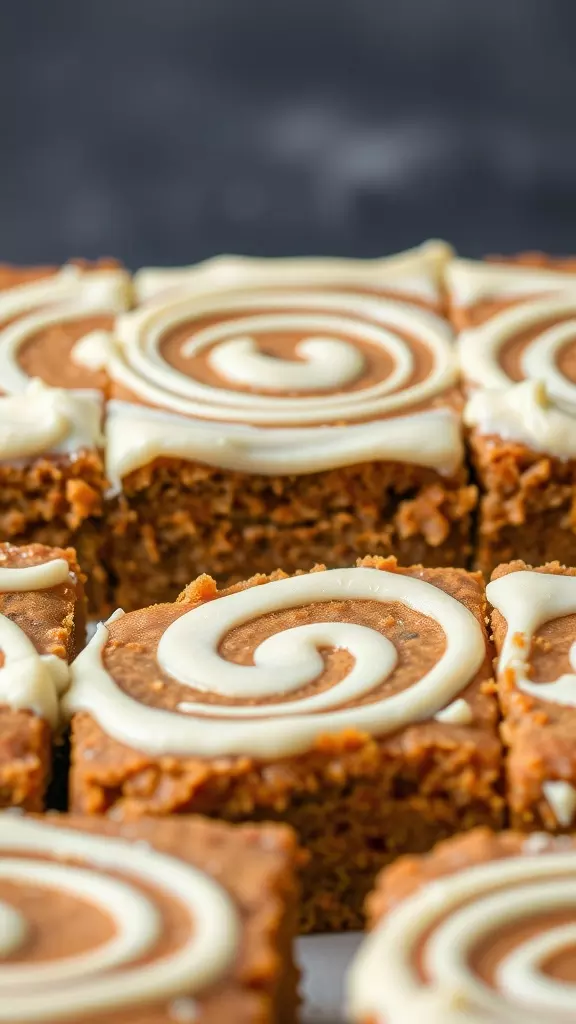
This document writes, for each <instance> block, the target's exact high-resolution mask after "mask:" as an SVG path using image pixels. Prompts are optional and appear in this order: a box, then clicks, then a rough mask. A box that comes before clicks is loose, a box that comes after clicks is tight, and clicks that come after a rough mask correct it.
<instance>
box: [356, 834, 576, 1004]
mask: <svg viewBox="0 0 576 1024" xmlns="http://www.w3.org/2000/svg"><path fill="white" fill-rule="evenodd" d="M567 909H569V910H573V912H574V915H575V916H574V921H575V922H576V851H574V850H571V851H569V852H565V853H562V852H555V853H542V854H540V855H522V856H513V857H509V858H504V859H500V860H496V861H494V862H492V863H486V864H480V865H475V866H473V867H469V868H466V869H464V870H460V871H458V870H457V868H456V870H454V871H453V873H452V874H451V875H446V876H443V877H441V878H438V879H436V880H434V881H432V882H428V884H426V885H424V886H423V887H421V888H419V889H418V890H417V891H416V892H415V893H414V894H412V895H410V896H408V897H407V898H406V899H403V900H401V901H400V902H399V903H398V904H397V905H396V906H393V907H392V909H391V910H390V911H389V913H388V914H387V915H386V916H385V917H384V918H383V919H382V921H381V922H380V923H379V924H377V925H376V927H375V928H374V930H373V931H372V932H371V933H370V935H368V937H367V938H366V939H365V940H364V943H363V945H362V947H361V949H360V952H359V954H358V955H357V957H356V959H355V960H354V962H353V965H352V968H351V970H350V972H349V975H348V980H347V994H348V1007H349V1011H350V1016H351V1019H352V1020H353V1021H355V1022H356V1021H357V1022H358V1024H361V1022H362V1021H364V1020H366V1019H370V1020H371V1019H373V1018H374V1019H375V1020H383V1021H384V1020H385V1021H386V1022H387V1024H420V1022H421V1021H422V1020H426V1021H429V1022H433V1024H487V1022H488V1021H498V1022H499V1024H500V1022H501V1024H542V1021H543V1020H546V1021H549V1022H550V1024H552V1022H554V1021H557V1022H558V1024H562V1022H567V1021H568V1020H570V1017H571V1016H572V1014H573V1011H574V1006H575V1005H576V985H575V984H574V982H567V981H562V980H557V979H555V978H554V977H552V976H550V975H548V974H547V973H546V971H545V964H546V963H547V962H548V961H549V960H550V959H551V958H552V957H553V956H554V955H556V954H558V953H562V952H564V953H570V952H573V949H574V947H575V946H576V923H571V924H559V925H554V924H546V925H545V926H543V928H542V929H540V930H538V929H536V932H535V934H532V935H529V936H528V937H526V936H525V934H523V932H522V928H523V925H524V924H525V923H526V922H528V921H530V920H536V921H537V920H538V915H550V914H553V913H554V911H566V910H567ZM513 928H517V929H518V932H519V940H518V942H517V943H516V944H515V945H514V946H513V948H512V949H510V950H509V951H508V952H506V953H504V955H503V956H500V957H498V959H497V963H496V966H495V969H494V975H495V977H494V980H493V981H491V982H486V980H485V979H484V978H482V977H480V976H479V975H478V974H477V973H476V972H475V970H474V968H473V966H472V964H471V963H470V959H471V956H472V953H473V951H474V950H475V949H477V948H478V947H479V946H480V945H481V944H487V943H488V942H489V941H490V940H491V939H492V941H493V942H495V940H496V939H498V938H500V937H501V934H502V931H503V930H504V929H506V930H507V931H508V932H509V933H510V931H511V930H512V929H513ZM419 963H421V964H422V968H423V971H424V978H423V976H422V971H421V970H420V969H419V967H418V964H419Z"/></svg>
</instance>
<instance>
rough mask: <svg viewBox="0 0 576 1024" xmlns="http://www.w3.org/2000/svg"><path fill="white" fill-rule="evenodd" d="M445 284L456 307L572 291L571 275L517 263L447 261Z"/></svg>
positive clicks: (572, 278)
mask: <svg viewBox="0 0 576 1024" xmlns="http://www.w3.org/2000/svg"><path fill="white" fill-rule="evenodd" d="M446 284H447V286H448V289H449V291H450V293H451V295H452V298H453V300H454V302H455V304H456V305H457V306H472V305H474V304H475V303H478V302H483V301H485V300H488V301H497V302H498V301H502V302H505V301H507V300H525V299H531V298H532V297H533V296H535V295H544V294H548V295H550V294H552V293H556V292H561V291H570V290H573V289H574V286H575V278H574V273H566V272H565V271H561V270H552V269H550V268H548V267H531V266H527V265H526V264H520V263H488V262H484V261H476V260H462V259H456V260H450V262H448V263H447V265H446Z"/></svg>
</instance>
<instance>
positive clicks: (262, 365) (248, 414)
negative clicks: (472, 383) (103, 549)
mask: <svg viewBox="0 0 576 1024" xmlns="http://www.w3.org/2000/svg"><path fill="white" fill-rule="evenodd" d="M449 254H450V250H449V249H448V247H447V246H445V245H444V244H442V243H429V244H428V245H427V246H423V247H422V248H421V249H420V250H416V251H415V252H412V253H409V254H404V255H402V256H397V257H393V258H390V259H384V260H374V261H348V260H318V259H301V260H298V259H297V260H292V259H286V260H273V259H271V260H252V259H241V258H230V257H224V258H220V259H216V260H211V261H208V263H206V264H201V265H199V266H198V267H196V268H188V269H184V270H180V271H164V272H161V271H152V270H149V271H140V272H139V274H137V275H136V284H135V287H136V293H137V295H138V296H139V297H140V299H141V300H147V301H144V304H143V305H142V307H141V308H140V309H137V310H135V311H133V312H131V313H128V314H127V315H125V316H123V317H120V318H119V320H118V323H117V331H116V345H115V346H113V347H112V348H111V350H110V353H109V358H108V361H107V364H106V366H107V371H108V373H109V375H110V378H111V385H110V389H111V398H112V400H111V401H110V402H109V404H108V412H107V424H106V440H107V471H108V477H109V479H110V480H111V481H112V484H113V485H114V487H115V491H116V494H117V504H116V508H115V510H114V511H113V513H112V516H111V529H112V532H113V538H112V549H113V573H114V576H115V578H116V580H117V589H116V600H117V603H118V604H120V605H121V606H122V607H123V608H125V609H126V610H128V609H130V608H133V607H137V606H141V605H142V604H143V603H152V602H153V601H157V600H168V599H169V600H172V599H173V598H174V597H175V596H176V594H177V593H178V590H179V589H181V588H182V587H183V586H185V585H186V583H187V582H188V581H189V580H190V579H193V578H194V577H195V576H196V575H197V574H199V573H201V572H210V573H211V574H212V575H214V576H215V577H216V578H217V579H218V580H219V581H221V582H227V583H230V582H235V581H237V580H240V579H243V578H246V577H247V576H249V575H251V574H252V573H253V572H254V571H261V572H271V571H273V570H274V569H276V568H277V567H278V566H279V565H282V566H284V568H285V569H286V570H287V571H294V570H295V569H296V568H298V566H302V565H304V566H311V565H313V564H314V562H323V563H326V564H327V565H329V566H338V565H345V564H348V565H350V564H353V562H354V559H355V558H356V557H358V556H359V555H361V554H362V553H363V552H365V551H366V550H373V551H375V552H377V553H378V554H384V555H385V554H390V553H391V552H392V551H394V552H395V553H396V554H397V555H398V557H399V558H401V559H402V560H403V561H404V562H406V563H411V562H422V563H424V564H427V565H465V564H466V560H467V559H468V557H469V554H470V528H471V510H472V508H473V506H474V504H475V494H476V492H475V488H473V487H471V486H470V485H469V482H468V478H467V472H466V469H465V466H464V453H463V444H462V438H461V425H460V411H461V398H460V392H459V388H458V385H457V375H458V370H457V360H456V354H455V350H454V345H453V338H452V332H451V328H450V326H449V324H448V322H447V320H446V319H445V318H444V317H443V315H442V314H443V295H442V287H441V276H442V271H443V268H444V266H445V263H446V260H447V259H448V257H449Z"/></svg>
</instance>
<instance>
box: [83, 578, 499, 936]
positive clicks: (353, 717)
mask: <svg viewBox="0 0 576 1024" xmlns="http://www.w3.org/2000/svg"><path fill="white" fill-rule="evenodd" d="M492 657H493V652H492V648H491V645H490V642H489V639H488V636H487V631H486V624H485V597H484V588H483V585H482V581H481V578H480V576H479V575H478V574H473V573H468V572H466V571H465V570H460V569H423V568H422V567H421V566H415V567H412V568H407V569H401V568H399V567H398V566H397V564H396V561H395V559H393V558H390V559H382V558H365V559H363V560H362V561H361V562H359V563H358V565H357V566H356V567H355V568H349V569H334V570H326V569H324V568H323V567H317V569H316V570H314V571H312V572H309V573H299V574H296V575H292V576H287V575H286V574H285V573H282V572H276V573H275V574H273V575H272V576H269V577H266V576H263V575H260V576H255V577H253V578H252V579H250V580H248V581H247V582H245V583H241V584H238V585H235V586H233V587H231V588H229V589H227V590H223V591H219V590H218V589H217V586H216V584H215V583H214V581H213V580H212V579H210V578H209V577H207V576H203V577H200V578H199V579H198V580H197V581H196V582H195V583H193V584H191V585H190V586H189V587H188V588H187V589H186V590H185V591H184V592H183V593H182V594H181V596H180V598H179V599H178V601H177V602H176V603H174V604H160V605H155V606H154V607H150V608H146V609H142V610H140V611H135V612H131V613H128V614H125V615H122V614H121V613H120V614H118V613H117V615H115V616H114V617H113V618H112V619H110V620H109V621H108V622H107V623H106V624H105V625H101V626H100V627H99V629H98V632H97V633H96V636H95V637H94V639H93V640H92V641H91V643H90V644H89V645H88V646H87V648H86V649H85V651H84V652H83V653H82V654H81V656H80V657H79V658H78V659H77V660H76V662H75V663H74V665H73V666H72V681H71V687H70V689H69V691H68V693H67V695H66V696H65V698H64V706H65V714H66V715H67V716H72V767H71V790H70V803H71V808H72V810H74V811H75V812H77V813H82V814H88V815H102V814H111V815H112V816H113V817H114V819H115V820H120V819H124V820H130V819H131V818H132V817H137V816H138V815H141V814H146V813H149V814H154V815H157V816H166V815H171V814H181V813H187V812H200V813H202V814H207V815H209V816H214V817H219V818H223V819H226V820H229V821H233V822H239V821H245V820H259V819H260V820H262V819H263V820H270V819H275V820H278V821H283V822H287V823H289V824H290V825H292V826H293V827H294V828H295V830H296V831H297V833H298V834H299V836H300V839H301V842H302V844H303V846H305V847H306V848H307V849H308V850H309V851H310V853H311V859H310V862H309V865H308V867H307V868H306V871H305V877H304V906H303V914H302V927H303V929H304V930H306V931H312V930H317V931H322V930H330V929H334V930H339V929H345V928H352V927H358V925H359V923H360V922H361V919H362V917H361V909H362V903H363V900H364V897H365V895H366V893H367V892H368V890H369V888H370V886H371V884H372V881H373V879H374V876H375V874H376V872H377V870H378V869H379V868H380V867H381V866H382V865H383V864H386V863H388V862H389V861H390V860H392V859H393V858H394V857H396V856H397V855H398V854H399V853H404V852H409V851H422V850H426V849H429V848H430V846H431V845H432V844H433V843H434V842H435V841H436V840H438V839H440V838H442V837H445V836H448V835H451V834H452V833H454V832H458V831H461V830H463V829H469V828H471V827H473V826H475V825H478V824H490V825H492V826H494V827H498V826H499V825H500V824H501V823H502V818H503V800H502V796H501V792H500V791H501V780H500V776H501V767H502V765H501V749H500V742H499V739H498V734H497V721H498V711H497V706H496V698H495V695H494V686H493V682H492V678H491V675H492Z"/></svg>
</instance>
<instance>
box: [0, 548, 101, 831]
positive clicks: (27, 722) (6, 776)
mask: <svg viewBox="0 0 576 1024" xmlns="http://www.w3.org/2000/svg"><path fill="white" fill-rule="evenodd" d="M53 558H64V559H65V560H66V561H67V562H68V564H69V566H70V570H71V572H72V573H74V575H75V580H76V582H75V583H74V584H68V583H67V584H61V585H60V586H58V587H52V588H51V589H49V590H46V591H32V592H28V593H11V594H4V593H0V613H1V614H2V615H6V616H8V618H10V619H11V620H12V621H13V622H15V623H16V624H17V625H18V626H20V628H21V629H23V631H24V632H25V633H26V635H27V636H29V637H30V639H31V640H32V642H33V644H34V646H35V647H36V649H37V650H38V651H39V653H41V654H54V655H56V656H57V657H61V658H64V659H65V660H67V661H72V659H73V658H74V657H75V655H76V654H77V653H78V651H79V650H81V648H82V647H83V645H84V633H85V623H86V614H85V608H84V592H83V585H84V579H85V577H84V575H83V574H82V572H81V569H80V566H79V565H78V563H77V561H76V552H75V551H74V550H73V549H72V548H66V549H62V548H51V547H46V546H45V545H42V544H29V545H27V546H25V547H17V546H15V545H13V544H8V543H4V544H0V565H1V566H2V567H4V568H18V567H20V566H25V565H35V564H39V563H41V562H46V561H49V560H51V559H53ZM2 660H3V655H2V652H1V651H0V664H1V663H2ZM50 773H51V734H50V728H49V727H48V725H47V723H46V722H45V721H43V719H41V718H39V717H38V716H37V715H35V714H33V712H32V711H26V710H15V709H13V708H10V707H7V706H6V705H0V807H12V806H13V807H24V808H26V809H27V810H32V811H39V810H41V809H42V805H43V800H44V793H45V789H46V786H47V783H48V780H49V778H50Z"/></svg>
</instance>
